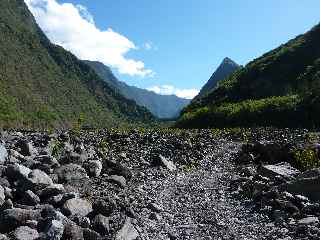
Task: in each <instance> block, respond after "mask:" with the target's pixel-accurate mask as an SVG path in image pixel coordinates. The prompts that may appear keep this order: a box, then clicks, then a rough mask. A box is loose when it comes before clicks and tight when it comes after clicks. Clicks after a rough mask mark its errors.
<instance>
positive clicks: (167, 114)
mask: <svg viewBox="0 0 320 240" xmlns="http://www.w3.org/2000/svg"><path fill="white" fill-rule="evenodd" d="M85 63H87V64H88V65H90V66H91V67H92V68H93V69H94V70H95V71H96V73H97V74H98V75H99V76H100V77H101V78H102V79H104V80H105V81H106V82H107V83H108V84H109V85H110V86H112V87H113V88H114V89H115V90H116V91H118V92H119V93H120V94H122V95H123V96H125V97H126V98H128V99H132V100H134V101H135V102H136V103H137V104H138V105H140V106H144V107H146V108H147V109H148V110H149V111H150V112H152V113H153V114H154V115H155V116H157V117H158V118H162V119H172V118H177V117H178V116H179V114H180V111H181V110H182V109H183V108H184V107H185V106H187V105H188V104H189V103H190V100H188V99H183V98H179V97H177V96H175V95H159V94H156V93H154V92H152V91H148V90H145V89H141V88H137V87H134V86H129V85H127V84H126V83H124V82H121V81H119V80H118V79H117V78H116V77H115V76H114V75H113V73H112V71H111V70H110V68H109V67H107V66H105V65H104V64H103V63H100V62H93V61H85Z"/></svg>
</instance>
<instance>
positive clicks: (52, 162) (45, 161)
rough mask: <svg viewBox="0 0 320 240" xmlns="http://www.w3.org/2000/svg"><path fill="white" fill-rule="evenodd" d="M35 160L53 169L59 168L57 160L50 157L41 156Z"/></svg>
mask: <svg viewBox="0 0 320 240" xmlns="http://www.w3.org/2000/svg"><path fill="white" fill-rule="evenodd" d="M34 160H35V161H37V162H40V163H42V164H47V165H49V166H53V167H57V166H59V162H58V161H57V159H55V158H54V157H53V156H50V155H40V156H37V157H35V158H34Z"/></svg>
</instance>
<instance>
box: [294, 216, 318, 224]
mask: <svg viewBox="0 0 320 240" xmlns="http://www.w3.org/2000/svg"><path fill="white" fill-rule="evenodd" d="M316 223H319V219H318V218H317V217H306V218H302V219H300V220H299V221H298V225H313V224H316Z"/></svg>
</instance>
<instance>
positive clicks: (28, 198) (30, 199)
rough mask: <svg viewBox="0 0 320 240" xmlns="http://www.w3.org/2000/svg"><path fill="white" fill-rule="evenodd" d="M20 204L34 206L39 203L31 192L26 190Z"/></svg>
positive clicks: (37, 198)
mask: <svg viewBox="0 0 320 240" xmlns="http://www.w3.org/2000/svg"><path fill="white" fill-rule="evenodd" d="M20 203H21V204H24V205H28V206H34V205H37V204H38V203H40V198H39V197H38V196H37V195H36V194H34V193H33V192H32V191H31V190H28V191H26V192H24V194H23V197H22V199H21V200H20Z"/></svg>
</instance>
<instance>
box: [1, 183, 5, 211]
mask: <svg viewBox="0 0 320 240" xmlns="http://www.w3.org/2000/svg"><path fill="white" fill-rule="evenodd" d="M5 201H6V196H5V194H4V188H3V187H2V186H1V185H0V207H1V206H2V204H4V202H5Z"/></svg>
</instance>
